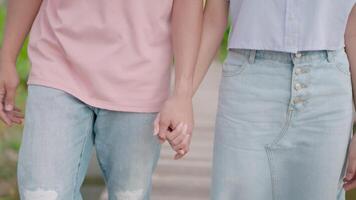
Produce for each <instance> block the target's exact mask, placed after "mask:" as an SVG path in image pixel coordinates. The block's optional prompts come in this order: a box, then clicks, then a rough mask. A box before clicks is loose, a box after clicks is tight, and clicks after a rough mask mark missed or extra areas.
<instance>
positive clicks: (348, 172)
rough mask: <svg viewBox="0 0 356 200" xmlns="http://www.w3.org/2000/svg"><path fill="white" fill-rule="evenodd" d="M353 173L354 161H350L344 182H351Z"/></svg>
mask: <svg viewBox="0 0 356 200" xmlns="http://www.w3.org/2000/svg"><path fill="white" fill-rule="evenodd" d="M355 172H356V161H355V160H350V161H349V164H348V166H347V172H346V176H345V181H351V180H352V179H353V178H354V177H355Z"/></svg>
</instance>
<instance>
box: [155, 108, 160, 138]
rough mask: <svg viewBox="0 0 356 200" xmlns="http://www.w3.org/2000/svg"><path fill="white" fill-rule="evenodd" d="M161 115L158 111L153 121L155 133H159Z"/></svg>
mask: <svg viewBox="0 0 356 200" xmlns="http://www.w3.org/2000/svg"><path fill="white" fill-rule="evenodd" d="M160 116H161V114H160V113H158V114H157V116H156V119H155V121H154V122H153V127H154V129H153V135H158V133H159V120H160Z"/></svg>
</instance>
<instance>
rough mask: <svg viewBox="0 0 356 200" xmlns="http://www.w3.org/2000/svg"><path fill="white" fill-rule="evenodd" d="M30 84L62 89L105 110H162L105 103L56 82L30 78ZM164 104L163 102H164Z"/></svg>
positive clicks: (138, 111)
mask: <svg viewBox="0 0 356 200" xmlns="http://www.w3.org/2000/svg"><path fill="white" fill-rule="evenodd" d="M27 84H28V85H40V86H45V87H50V88H54V89H58V90H62V91H64V92H66V93H68V94H70V95H72V96H74V97H75V98H77V99H79V100H80V101H82V102H84V103H85V104H87V105H89V106H92V107H95V108H100V109H105V110H111V111H118V112H137V113H157V112H159V111H160V110H161V106H152V107H145V106H128V105H120V104H115V105H114V104H112V103H104V102H102V101H100V100H95V99H90V98H88V97H85V96H83V95H79V94H77V92H75V91H73V90H72V89H69V88H66V87H63V86H60V85H58V84H56V83H51V82H48V81H43V80H31V79H30V80H28V81H27ZM162 104H163V102H162Z"/></svg>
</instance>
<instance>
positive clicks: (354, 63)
mask: <svg viewBox="0 0 356 200" xmlns="http://www.w3.org/2000/svg"><path fill="white" fill-rule="evenodd" d="M345 43H346V52H347V56H348V58H349V62H350V70H351V77H352V85H353V94H354V105H356V6H355V7H354V9H353V11H352V12H351V15H350V17H349V21H348V25H347V29H346V34H345ZM355 107H356V106H355Z"/></svg>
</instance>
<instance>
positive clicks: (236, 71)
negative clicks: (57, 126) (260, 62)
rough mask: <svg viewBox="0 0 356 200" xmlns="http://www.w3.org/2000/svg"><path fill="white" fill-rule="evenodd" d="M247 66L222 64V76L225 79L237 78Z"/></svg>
mask: <svg viewBox="0 0 356 200" xmlns="http://www.w3.org/2000/svg"><path fill="white" fill-rule="evenodd" d="M247 66H248V65H247V64H246V63H245V64H229V63H224V64H223V70H222V71H223V75H224V76H225V77H232V76H238V75H240V74H241V73H242V72H243V71H244V70H245V69H246V68H247Z"/></svg>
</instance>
